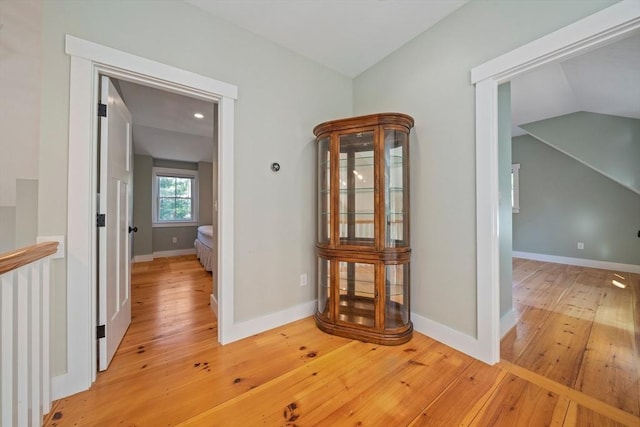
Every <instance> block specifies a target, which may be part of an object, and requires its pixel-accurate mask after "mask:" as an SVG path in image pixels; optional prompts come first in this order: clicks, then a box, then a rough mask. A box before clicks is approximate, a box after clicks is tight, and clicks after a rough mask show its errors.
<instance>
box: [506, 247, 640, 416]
mask: <svg viewBox="0 0 640 427" xmlns="http://www.w3.org/2000/svg"><path fill="white" fill-rule="evenodd" d="M513 269H514V270H513V278H514V279H513V281H514V286H513V299H514V309H515V310H516V313H517V317H518V319H519V320H518V324H517V325H516V327H515V328H514V329H512V330H511V331H510V332H509V333H508V334H507V335H506V336H505V337H504V339H503V340H502V345H501V355H502V358H503V359H504V360H506V361H509V362H512V363H513V364H515V365H518V366H521V367H523V368H525V369H527V370H529V371H531V372H534V373H536V374H539V375H542V376H544V377H546V378H549V379H551V380H553V381H556V382H558V383H560V384H563V385H565V386H567V387H570V388H572V389H575V390H577V391H580V392H582V393H584V394H586V395H588V396H592V397H593V398H595V399H597V400H599V401H602V402H605V403H607V404H608V405H611V406H613V407H615V408H618V409H620V410H622V411H625V412H627V413H630V414H632V415H634V416H636V417H637V416H640V382H639V376H640V352H639V346H638V336H639V335H640V323H639V322H638V296H639V294H640V292H639V291H640V275H637V274H632V273H622V272H614V271H608V270H599V269H593V268H586V267H575V266H569V265H562V264H552V263H544V262H540V261H532V260H524V259H514V260H513ZM614 281H615V282H614ZM614 283H615V284H614ZM578 413H581V412H580V411H578V412H576V414H578ZM576 416H578V415H576Z"/></svg>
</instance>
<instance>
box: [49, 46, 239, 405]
mask: <svg viewBox="0 0 640 427" xmlns="http://www.w3.org/2000/svg"><path fill="white" fill-rule="evenodd" d="M65 50H66V52H67V53H68V54H69V55H70V58H71V63H70V107H69V124H70V125H69V159H68V160H69V163H68V170H69V182H68V194H69V195H68V200H67V255H68V256H67V263H66V267H67V268H66V270H67V283H68V288H67V299H66V306H67V307H69V309H68V310H67V311H68V313H69V315H68V322H67V334H66V336H67V341H66V348H67V352H66V354H67V360H66V366H67V372H66V373H64V374H62V375H59V376H57V377H56V378H55V381H54V382H53V390H52V395H53V398H54V399H55V398H58V397H63V396H68V395H71V394H74V393H77V392H79V391H82V390H86V389H87V388H89V387H90V385H91V384H92V383H93V381H95V378H96V349H95V342H96V327H95V319H96V309H95V307H96V295H95V289H96V288H95V284H96V282H95V277H96V264H95V252H94V250H93V248H95V245H96V242H95V240H96V239H95V225H96V223H95V221H96V214H97V206H96V195H95V192H94V190H93V189H94V188H95V180H96V171H95V166H94V165H96V157H95V156H96V155H97V150H96V143H95V141H96V132H97V126H96V122H97V114H96V107H95V106H96V105H97V103H98V99H97V93H96V92H97V88H96V80H97V78H98V75H99V74H105V75H109V76H111V77H114V78H118V79H122V80H128V81H132V82H137V83H141V84H144V85H148V86H152V87H155V88H161V89H163V90H166V91H169V92H172V93H180V94H183V95H189V96H192V97H196V98H200V99H204V100H210V101H212V102H217V103H218V109H219V117H218V128H217V132H218V141H219V143H218V164H219V165H220V168H219V171H218V177H219V181H218V201H219V203H218V230H219V236H218V272H217V273H218V274H217V276H218V277H217V283H216V285H217V294H216V296H217V297H218V298H217V299H218V301H220V304H219V305H220V306H224V307H225V310H224V311H222V312H219V316H218V340H219V341H220V342H221V343H225V342H229V341H231V340H232V339H233V332H234V331H233V326H234V324H233V323H234V322H233V290H232V289H233V252H234V251H233V231H234V227H233V212H234V206H233V184H234V170H233V169H234V168H233V163H234V160H233V140H234V135H233V132H234V105H235V99H236V98H237V93H238V88H237V87H236V86H234V85H230V84H228V83H225V82H222V81H218V80H215V79H212V78H209V77H206V76H202V75H198V74H195V73H192V72H190V71H186V70H182V69H178V68H175V67H172V66H169V65H166V64H162V63H159V62H155V61H151V60H148V59H145V58H141V57H138V56H135V55H131V54H129V53H126V52H122V51H118V50H116V49H112V48H108V47H106V46H102V45H99V44H96V43H92V42H89V41H86V40H82V39H79V38H76V37H73V36H69V35H67V36H66V38H65ZM211 299H212V300H213V296H212V297H211ZM70 307H73V309H70Z"/></svg>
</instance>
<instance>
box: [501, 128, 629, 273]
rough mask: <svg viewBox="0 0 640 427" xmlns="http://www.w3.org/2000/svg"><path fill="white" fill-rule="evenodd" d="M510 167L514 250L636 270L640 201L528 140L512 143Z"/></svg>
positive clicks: (577, 164) (611, 183) (590, 171)
mask: <svg viewBox="0 0 640 427" xmlns="http://www.w3.org/2000/svg"><path fill="white" fill-rule="evenodd" d="M513 161H514V162H518V163H520V165H521V166H520V213H518V214H515V215H514V219H513V249H514V250H516V251H523V252H533V253H539V254H546V255H557V256H565V257H572V258H584V259H591V260H599V261H609V262H618V263H623V264H632V265H640V239H638V237H637V236H636V233H637V232H638V230H639V229H640V215H639V213H640V195H638V194H636V193H634V192H633V191H631V190H629V189H627V188H625V187H623V186H621V185H620V184H618V183H616V182H614V181H612V180H610V179H608V178H606V177H604V176H602V175H601V174H600V173H598V172H596V171H594V170H593V169H591V168H589V167H587V166H585V165H583V164H582V163H580V162H578V161H576V160H574V159H572V158H571V157H569V156H567V155H565V154H562V153H560V152H559V151H558V150H555V149H554V148H551V147H549V146H548V145H546V144H544V143H543V142H540V141H538V140H537V139H535V138H533V137H531V136H529V135H524V136H520V137H517V138H514V139H513ZM577 242H583V243H584V250H578V249H577Z"/></svg>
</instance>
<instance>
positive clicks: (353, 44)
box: [184, 0, 469, 77]
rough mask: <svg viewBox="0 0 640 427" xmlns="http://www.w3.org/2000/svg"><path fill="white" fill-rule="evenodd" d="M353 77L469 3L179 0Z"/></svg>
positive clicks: (447, 0) (444, 0)
mask: <svg viewBox="0 0 640 427" xmlns="http://www.w3.org/2000/svg"><path fill="white" fill-rule="evenodd" d="M184 1H185V2H187V3H189V4H192V5H194V6H196V7H198V8H201V9H203V10H205V11H207V12H209V13H211V14H212V15H215V16H217V17H218V18H222V19H224V20H226V21H229V22H231V23H233V24H235V25H237V26H238V27H240V28H244V29H245V30H248V31H251V32H252V33H255V34H257V35H259V36H262V37H264V38H266V39H268V40H271V41H273V42H275V43H276V44H279V45H280V46H284V47H286V48H287V49H290V50H292V51H294V52H296V53H298V54H300V55H302V56H305V57H307V58H309V59H312V60H313V61H316V62H318V63H320V64H323V65H325V66H326V67H329V68H331V69H333V70H336V71H338V72H340V73H342V74H344V75H346V76H348V77H355V76H356V75H358V74H360V73H361V72H363V71H365V70H366V69H367V68H369V67H371V66H372V65H373V64H375V63H376V62H378V61H380V60H381V59H382V58H384V57H385V56H387V55H389V54H390V53H391V52H393V51H395V50H396V49H398V48H399V47H400V46H402V45H403V44H405V43H406V42H408V41H409V40H411V39H413V38H414V37H416V36H417V35H418V34H420V33H422V32H424V31H425V30H427V29H428V28H429V27H431V26H432V25H434V24H436V23H437V22H438V21H440V20H441V19H442V18H444V17H445V16H447V15H449V14H450V13H451V12H453V11H454V10H456V9H457V8H459V7H460V6H463V5H464V4H465V3H467V2H468V1H469V0H429V1H424V0H423V1H418V0H393V1H389V0H304V1H302V0H215V1H211V0H184Z"/></svg>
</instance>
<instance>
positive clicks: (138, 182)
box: [133, 154, 153, 255]
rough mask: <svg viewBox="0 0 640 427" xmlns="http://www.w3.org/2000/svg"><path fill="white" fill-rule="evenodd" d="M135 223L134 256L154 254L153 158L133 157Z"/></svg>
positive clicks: (138, 155) (137, 155)
mask: <svg viewBox="0 0 640 427" xmlns="http://www.w3.org/2000/svg"><path fill="white" fill-rule="evenodd" d="M133 162H134V163H133V223H134V224H135V226H136V227H138V232H137V233H136V234H134V235H133V255H151V254H152V253H153V235H152V229H151V209H152V205H151V204H152V199H151V198H152V185H153V181H152V170H153V158H151V156H144V155H140V154H136V155H135V156H133Z"/></svg>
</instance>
